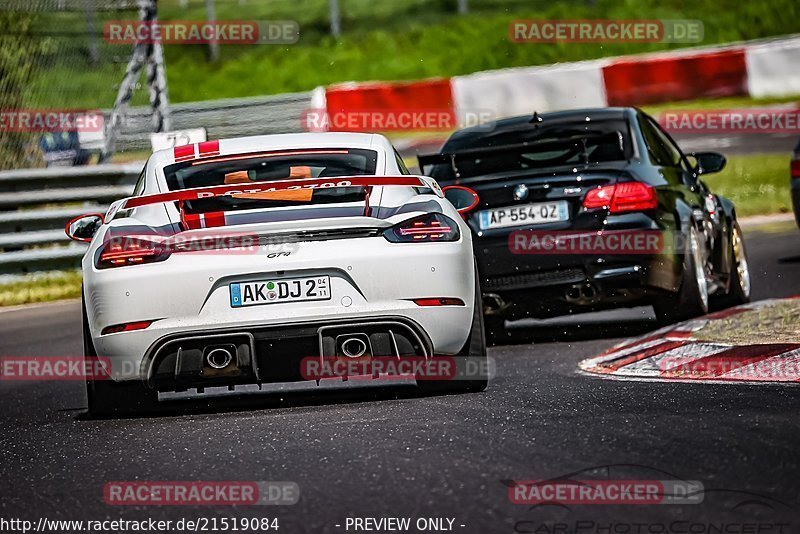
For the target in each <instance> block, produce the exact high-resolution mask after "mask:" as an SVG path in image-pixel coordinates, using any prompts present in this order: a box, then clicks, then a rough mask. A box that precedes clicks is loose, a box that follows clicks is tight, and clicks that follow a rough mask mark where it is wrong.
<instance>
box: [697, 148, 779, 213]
mask: <svg viewBox="0 0 800 534" xmlns="http://www.w3.org/2000/svg"><path fill="white" fill-rule="evenodd" d="M704 181H705V182H706V183H707V184H708V186H709V187H710V188H711V190H712V191H714V192H715V193H718V194H720V195H722V196H724V197H727V198H729V199H730V200H732V201H733V202H734V204H736V213H737V215H738V216H739V217H747V216H749V215H767V214H772V213H789V212H790V211H792V199H791V196H790V192H789V156H788V155H786V154H754V155H739V156H730V157H729V158H728V164H727V165H726V166H725V169H723V170H722V172H720V173H719V174H711V175H709V176H707V177H705V178H704Z"/></svg>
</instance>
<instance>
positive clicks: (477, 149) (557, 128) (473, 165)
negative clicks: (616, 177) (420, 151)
mask: <svg viewBox="0 0 800 534" xmlns="http://www.w3.org/2000/svg"><path fill="white" fill-rule="evenodd" d="M498 140H499V139H495V138H492V136H491V135H489V136H487V138H486V140H485V141H483V144H481V145H478V144H473V145H472V146H467V147H459V148H458V149H457V150H452V152H453V153H455V156H454V158H452V159H451V160H450V161H448V162H442V163H437V164H434V165H432V166H430V167H428V166H426V169H425V170H427V171H428V174H429V175H430V176H432V177H434V178H436V180H437V181H440V182H442V181H444V182H446V181H449V180H457V179H459V178H470V177H475V176H483V175H490V174H497V173H514V172H517V171H525V170H528V169H546V168H548V167H563V166H574V165H588V164H593V163H603V162H612V161H625V160H627V159H629V158H630V154H631V151H632V149H631V143H630V135H629V133H628V127H627V123H626V122H625V121H622V120H611V121H592V122H584V121H581V122H578V121H576V122H574V123H564V122H561V123H558V124H554V125H552V126H541V127H539V128H533V127H532V128H530V129H526V131H525V132H520V133H517V134H515V135H514V136H513V137H512V136H508V135H506V136H503V138H502V140H501V141H500V142H499V143H498ZM489 142H491V143H492V144H491V145H488V143H489ZM443 153H445V154H447V153H448V147H447V145H445V147H444V149H443Z"/></svg>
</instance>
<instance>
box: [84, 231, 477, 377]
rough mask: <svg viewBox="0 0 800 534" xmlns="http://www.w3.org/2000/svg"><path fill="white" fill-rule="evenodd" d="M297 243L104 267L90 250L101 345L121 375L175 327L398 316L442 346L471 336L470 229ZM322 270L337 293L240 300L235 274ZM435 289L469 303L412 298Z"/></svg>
mask: <svg viewBox="0 0 800 534" xmlns="http://www.w3.org/2000/svg"><path fill="white" fill-rule="evenodd" d="M292 246H293V247H294V249H293V250H292V253H291V255H289V256H288V257H281V258H274V259H271V258H268V257H267V254H268V252H271V251H267V250H257V251H255V252H252V253H249V254H199V255H198V254H174V255H173V256H172V257H170V258H169V259H168V260H166V261H165V262H162V263H153V264H148V265H139V266H132V267H121V268H118V269H109V270H102V271H97V270H95V269H94V267H93V266H92V265H91V262H90V261H89V258H85V260H84V291H85V301H86V312H87V319H88V322H89V329H90V331H91V334H92V341H93V343H94V346H95V349H96V351H97V353H98V355H100V356H102V357H107V358H109V359H110V360H111V369H112V373H111V378H112V379H114V380H118V381H122V380H134V379H147V378H149V375H148V373H149V360H148V358H149V357H150V355H152V354H154V353H155V351H157V350H158V347H159V344H160V343H162V342H163V341H164V340H167V339H172V338H173V337H175V336H181V337H197V336H205V335H217V334H219V333H223V332H239V333H244V334H250V335H254V336H255V337H256V340H257V339H258V336H259V335H261V333H264V332H266V331H273V330H277V331H282V332H286V333H290V332H292V331H294V330H295V329H296V328H299V327H301V325H308V324H313V325H318V326H324V325H335V324H340V323H343V322H346V323H361V322H366V321H377V320H382V319H384V318H386V317H393V318H396V319H397V320H399V321H404V322H406V323H408V324H411V325H414V329H415V331H418V333H419V335H420V337H422V338H424V339H426V340H427V341H426V344H428V345H429V350H430V351H431V352H435V353H436V354H455V353H457V352H458V351H459V350H460V349H461V348H462V347H463V346H464V344H465V343H466V341H467V338H468V336H469V332H470V328H471V324H472V317H473V309H474V305H475V302H474V301H475V291H474V288H475V276H474V263H473V256H472V249H471V245H470V242H469V239H466V240H464V239H463V238H462V240H461V241H458V242H453V243H431V244H409V245H406V244H396V243H389V242H388V241H386V240H385V239H383V238H382V237H378V238H363V239H349V240H338V241H321V242H306V243H298V244H296V245H292ZM318 275H327V276H330V280H331V295H332V298H331V299H330V300H323V301H311V302H296V303H275V304H266V305H260V306H250V307H244V308H233V307H232V306H231V302H230V290H229V285H230V284H231V283H233V282H242V281H259V280H265V279H281V278H293V277H298V276H318ZM425 297H454V298H458V299H460V300H461V301H463V302H464V305H463V306H431V307H426V306H418V305H417V304H415V303H414V302H413V301H412V300H411V299H414V298H425ZM149 320H153V321H154V322H153V323H152V324H151V326H150V327H148V328H146V329H143V330H136V331H130V332H119V333H114V334H106V335H101V332H102V331H103V329H104V328H106V327H107V326H110V325H119V324H125V323H129V322H134V321H149ZM292 350H294V349H292ZM289 352H290V353H287V352H285V351H284V353H283V354H284V356H285V357H286V358H288V359H291V358H295V357H298V356H300V357H305V356H313V355H314V354H313V353H311V354H305V353H304V354H295V353H291V350H290V351H289ZM275 354H276V352H275V351H273V352H272V353H271V355H272V356H273V357H274V356H275ZM275 365H277V364H275Z"/></svg>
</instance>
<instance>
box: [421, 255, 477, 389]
mask: <svg viewBox="0 0 800 534" xmlns="http://www.w3.org/2000/svg"><path fill="white" fill-rule="evenodd" d="M478 284H479V281H478V273H477V270H476V272H475V306H474V311H473V312H472V328H471V329H470V333H469V338H467V342H466V343H465V344H464V347H463V348H462V349H461V350H460V351H459V353H458V354H457V355H456V356H454V358H455V359H456V368H457V369H466V370H468V371H469V372H478V373H480V375H479V376H478V377H477V378H475V379H470V380H463V379H460V377H459V379H457V380H426V379H420V378H417V389H418V391H419V392H420V393H467V392H478V391H483V390H485V389H486V388H487V386H488V385H489V377H488V358H487V355H486V330H485V325H484V317H483V299H482V298H481V291H480V287H479V285H478ZM464 358H469V360H464ZM459 360H460V361H459ZM465 361H469V364H467V365H464V363H465ZM484 372H486V373H487V374H483V373H484Z"/></svg>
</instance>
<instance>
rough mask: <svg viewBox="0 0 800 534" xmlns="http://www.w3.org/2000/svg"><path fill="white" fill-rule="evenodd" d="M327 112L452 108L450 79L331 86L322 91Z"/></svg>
mask: <svg viewBox="0 0 800 534" xmlns="http://www.w3.org/2000/svg"><path fill="white" fill-rule="evenodd" d="M325 98H326V100H327V108H328V111H347V110H381V111H405V110H408V109H430V110H433V109H438V110H443V111H445V110H446V111H449V110H452V109H453V93H452V90H451V89H450V80H449V79H447V78H444V79H434V80H422V81H414V82H374V83H363V84H357V85H356V86H355V87H352V85H351V84H346V85H334V86H332V87H328V88H327V89H326V90H325Z"/></svg>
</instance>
